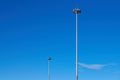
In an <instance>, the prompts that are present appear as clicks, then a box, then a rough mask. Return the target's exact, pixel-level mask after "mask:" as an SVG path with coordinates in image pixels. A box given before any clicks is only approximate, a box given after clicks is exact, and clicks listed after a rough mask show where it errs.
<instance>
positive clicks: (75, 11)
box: [73, 8, 81, 80]
mask: <svg viewBox="0 0 120 80" xmlns="http://www.w3.org/2000/svg"><path fill="white" fill-rule="evenodd" d="M73 12H74V13H75V14H76V80H78V14H79V13H81V10H80V9H79V8H74V9H73Z"/></svg>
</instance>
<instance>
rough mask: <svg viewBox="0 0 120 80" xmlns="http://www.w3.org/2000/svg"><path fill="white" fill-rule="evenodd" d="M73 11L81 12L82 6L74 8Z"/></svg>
mask: <svg viewBox="0 0 120 80" xmlns="http://www.w3.org/2000/svg"><path fill="white" fill-rule="evenodd" d="M73 12H74V13H75V14H78V13H81V9H80V8H74V9H73Z"/></svg>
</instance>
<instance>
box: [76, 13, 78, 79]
mask: <svg viewBox="0 0 120 80" xmlns="http://www.w3.org/2000/svg"><path fill="white" fill-rule="evenodd" d="M76 80H78V14H77V13H76Z"/></svg>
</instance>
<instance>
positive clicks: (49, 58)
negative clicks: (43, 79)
mask: <svg viewBox="0 0 120 80" xmlns="http://www.w3.org/2000/svg"><path fill="white" fill-rule="evenodd" d="M51 60H52V59H51V57H48V80H50V61H51Z"/></svg>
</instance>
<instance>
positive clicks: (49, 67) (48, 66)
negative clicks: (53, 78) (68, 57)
mask: <svg viewBox="0 0 120 80" xmlns="http://www.w3.org/2000/svg"><path fill="white" fill-rule="evenodd" d="M48 80H50V60H48Z"/></svg>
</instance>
